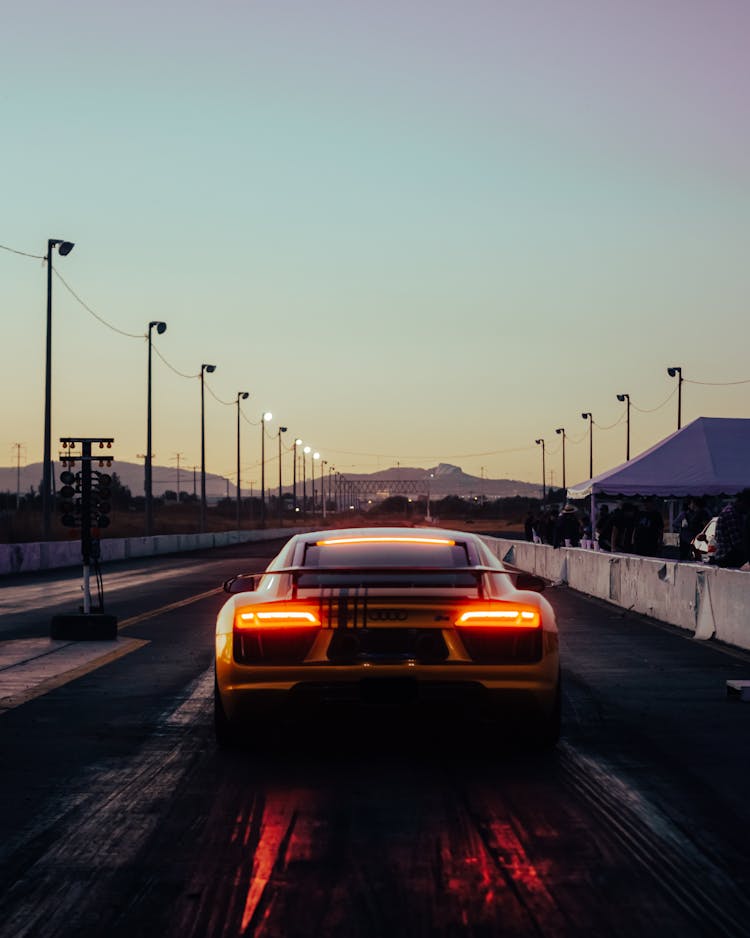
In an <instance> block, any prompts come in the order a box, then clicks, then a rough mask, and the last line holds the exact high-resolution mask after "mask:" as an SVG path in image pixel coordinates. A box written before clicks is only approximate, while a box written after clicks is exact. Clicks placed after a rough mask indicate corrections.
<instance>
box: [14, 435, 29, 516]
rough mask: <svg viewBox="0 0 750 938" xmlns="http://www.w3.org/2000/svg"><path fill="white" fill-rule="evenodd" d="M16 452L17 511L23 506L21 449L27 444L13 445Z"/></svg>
mask: <svg viewBox="0 0 750 938" xmlns="http://www.w3.org/2000/svg"><path fill="white" fill-rule="evenodd" d="M11 445H12V446H14V447H15V450H16V511H18V509H19V507H20V505H21V449H22V448H23V447H25V446H26V444H25V443H13V444H11Z"/></svg>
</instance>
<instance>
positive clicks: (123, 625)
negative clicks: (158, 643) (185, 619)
mask: <svg viewBox="0 0 750 938" xmlns="http://www.w3.org/2000/svg"><path fill="white" fill-rule="evenodd" d="M221 592H223V589H222V588H221V587H220V586H219V587H217V588H216V589H212V590H207V591H206V592H205V593H198V594H197V595H195V596H188V598H187V599H181V600H179V602H176V603H170V604H169V605H168V606H160V607H159V608H158V609H151V610H150V611H149V612H142V613H140V614H139V615H137V616H131V617H130V618H129V619H123V620H122V622H120V623H119V624H118V626H117V628H118V631H122V629H128V628H130V626H131V625H137V624H138V623H139V622H145V621H146V619H153V618H154V616H159V615H161V614H162V613H164V612H172V610H173V609H180V608H181V607H182V606H189V605H190V604H191V603H197V602H199V601H200V600H201V599H208V597H209V596H216V595H217V594H219V593H221Z"/></svg>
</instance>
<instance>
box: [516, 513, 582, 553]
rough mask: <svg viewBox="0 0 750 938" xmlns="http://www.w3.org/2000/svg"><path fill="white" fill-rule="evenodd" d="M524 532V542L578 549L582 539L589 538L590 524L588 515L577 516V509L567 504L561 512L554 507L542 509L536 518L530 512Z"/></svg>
mask: <svg viewBox="0 0 750 938" xmlns="http://www.w3.org/2000/svg"><path fill="white" fill-rule="evenodd" d="M524 531H525V534H526V540H527V541H534V542H535V543H537V544H551V545H552V546H553V547H579V546H580V543H581V540H582V539H583V538H586V537H589V538H590V537H591V524H590V522H589V518H588V515H586V514H583V515H579V513H578V510H577V508H576V507H575V506H574V505H572V504H571V503H570V502H567V503H566V504H565V506H564V507H563V509H562V511H558V509H557V507H556V506H555V505H552V506H551V507H549V508H543V509H542V510H541V512H540V513H539V515H538V516H536V515H534V513H533V512H531V511H530V512H529V514H528V516H527V517H526V522H525V524H524Z"/></svg>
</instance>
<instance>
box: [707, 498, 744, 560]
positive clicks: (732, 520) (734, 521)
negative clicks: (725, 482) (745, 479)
mask: <svg viewBox="0 0 750 938" xmlns="http://www.w3.org/2000/svg"><path fill="white" fill-rule="evenodd" d="M749 513H750V489H743V490H742V491H741V492H739V493H738V494H737V496H736V497H735V500H734V501H733V502H730V503H729V504H728V505H726V506H725V507H724V508H723V509H722V510H721V511H720V512H719V516H718V518H717V519H716V553H715V554H714V555H713V557H712V558H711V561H710V563H712V564H715V565H716V566H717V567H732V568H735V569H737V568H739V567H741V566H743V565H744V564H745V563H747V562H748V561H749V560H750V556H748V552H749V551H750V544H749V543H748V541H750V534H749V533H748V514H749Z"/></svg>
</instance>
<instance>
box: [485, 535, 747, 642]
mask: <svg viewBox="0 0 750 938" xmlns="http://www.w3.org/2000/svg"><path fill="white" fill-rule="evenodd" d="M482 540H484V542H485V543H486V544H487V545H488V546H489V547H490V549H491V550H492V552H493V553H494V554H495V555H496V556H497V557H499V558H500V559H501V560H506V561H507V562H508V563H513V564H515V565H516V566H518V567H520V568H521V569H522V570H526V571H528V572H529V573H535V574H537V575H538V576H542V577H544V578H545V579H547V580H551V581H552V582H555V583H565V584H567V585H568V586H570V587H571V588H572V589H575V590H578V591H579V592H581V593H586V594H587V595H588V596H596V597H597V598H598V599H604V600H606V601H607V602H610V603H613V604H614V605H616V606H620V607H622V608H624V609H628V610H633V611H634V612H637V613H640V614H642V615H646V616H651V617H652V618H654V619H659V620H660V621H661V622H668V623H669V624H670V625H676V626H678V627H679V628H682V629H687V630H688V631H690V632H692V633H693V635H694V637H695V638H697V639H704V640H705V639H709V638H714V637H715V638H717V639H718V640H719V641H722V642H726V643H727V644H729V645H735V646H737V647H738V648H746V649H750V573H748V572H747V571H744V570H725V569H722V568H721V567H710V566H706V565H705V564H700V563H678V562H677V561H674V560H661V559H659V558H654V557H639V556H636V555H634V554H612V553H607V552H605V551H593V550H583V549H581V548H577V547H560V548H554V547H550V546H549V545H547V544H532V543H529V542H527V541H511V540H507V539H504V538H495V537H486V536H485V537H483V538H482Z"/></svg>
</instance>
